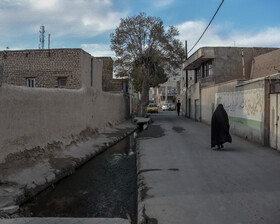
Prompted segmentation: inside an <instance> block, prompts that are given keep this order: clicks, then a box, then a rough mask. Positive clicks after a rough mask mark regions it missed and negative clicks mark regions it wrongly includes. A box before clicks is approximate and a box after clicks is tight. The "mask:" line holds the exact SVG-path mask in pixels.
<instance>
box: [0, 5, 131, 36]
mask: <svg viewBox="0 0 280 224" xmlns="http://www.w3.org/2000/svg"><path fill="white" fill-rule="evenodd" d="M125 16H127V12H121V11H115V10H113V4H112V2H111V0H71V1H69V0H47V1H46V0H1V2H0V32H1V34H3V33H5V36H7V37H8V36H9V37H15V36H19V35H22V36H24V35H27V34H30V33H34V32H38V29H39V27H40V25H42V24H43V25H45V27H46V30H50V31H51V32H52V34H53V35H54V36H57V37H59V36H64V35H71V36H77V37H85V38H88V37H95V36H97V35H100V34H103V33H106V32H108V31H110V30H112V29H114V28H115V27H117V26H118V25H119V22H120V18H123V17H125Z"/></svg>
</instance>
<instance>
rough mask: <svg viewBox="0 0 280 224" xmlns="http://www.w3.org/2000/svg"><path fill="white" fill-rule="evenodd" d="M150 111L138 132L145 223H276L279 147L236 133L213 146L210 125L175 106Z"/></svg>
mask: <svg viewBox="0 0 280 224" xmlns="http://www.w3.org/2000/svg"><path fill="white" fill-rule="evenodd" d="M151 117H152V119H153V121H154V122H153V123H152V124H151V125H150V126H149V128H148V130H145V131H143V132H142V133H141V134H140V137H139V138H138V150H139V162H140V166H139V170H138V172H139V174H140V179H141V181H142V182H143V183H142V184H143V186H145V187H144V190H142V196H141V200H142V203H141V204H142V205H141V206H142V207H144V213H143V216H142V218H143V217H145V218H146V220H149V222H148V223H159V224H173V223H174V224H175V223H176V224H205V223H207V224H279V223H280V153H279V152H278V151H276V150H273V149H271V148H268V147H263V146H261V145H258V144H255V143H252V142H249V141H247V140H245V139H242V138H238V137H236V136H232V137H233V142H232V144H229V143H228V144H225V145H224V146H225V149H224V150H222V151H213V150H212V149H211V147H210V135H211V133H210V127H209V126H208V125H205V124H202V123H199V122H194V121H192V120H189V119H187V118H185V117H182V116H180V117H178V116H177V114H176V112H174V111H173V112H169V111H165V112H161V111H160V112H159V114H154V115H151ZM138 221H139V220H138Z"/></svg>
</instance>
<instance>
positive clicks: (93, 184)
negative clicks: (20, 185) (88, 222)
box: [21, 135, 137, 223]
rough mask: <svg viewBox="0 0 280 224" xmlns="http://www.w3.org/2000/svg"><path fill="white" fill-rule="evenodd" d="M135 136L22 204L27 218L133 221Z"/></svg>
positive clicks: (134, 210) (134, 214)
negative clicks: (97, 218)
mask: <svg viewBox="0 0 280 224" xmlns="http://www.w3.org/2000/svg"><path fill="white" fill-rule="evenodd" d="M136 172H137V171H136V153H135V137H134V135H130V136H129V137H127V138H125V139H123V140H122V141H120V142H119V143H117V144H116V145H114V146H112V147H111V148H109V149H108V150H106V151H105V152H103V153H101V154H99V155H98V156H96V157H94V158H93V159H92V160H90V161H89V162H88V163H86V164H85V165H83V166H82V167H80V168H79V169H77V170H76V172H75V173H74V174H73V175H71V176H69V177H67V178H65V179H63V180H61V181H59V182H58V183H57V184H56V185H55V187H54V188H52V187H50V188H48V189H47V190H46V191H45V192H43V193H41V194H40V195H38V196H37V197H36V198H34V199H33V200H32V201H30V202H28V203H26V204H25V205H23V206H22V208H21V210H22V215H23V216H26V217H109V218H117V217H118V218H126V219H127V218H128V216H129V217H131V219H132V221H133V222H132V223H136V217H137V175H136Z"/></svg>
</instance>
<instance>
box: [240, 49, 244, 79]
mask: <svg viewBox="0 0 280 224" xmlns="http://www.w3.org/2000/svg"><path fill="white" fill-rule="evenodd" d="M241 55H242V68H243V79H245V67H244V64H245V63H244V51H243V49H242V50H241Z"/></svg>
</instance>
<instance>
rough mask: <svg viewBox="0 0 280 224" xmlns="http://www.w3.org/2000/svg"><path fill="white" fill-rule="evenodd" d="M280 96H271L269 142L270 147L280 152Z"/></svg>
mask: <svg viewBox="0 0 280 224" xmlns="http://www.w3.org/2000/svg"><path fill="white" fill-rule="evenodd" d="M279 95H280V94H270V130H269V142H270V147H272V148H274V149H277V150H280V125H279V115H280V114H279V113H280V108H279V106H280V96H279Z"/></svg>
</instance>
